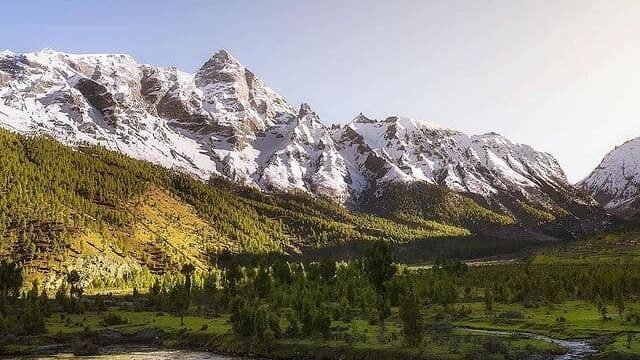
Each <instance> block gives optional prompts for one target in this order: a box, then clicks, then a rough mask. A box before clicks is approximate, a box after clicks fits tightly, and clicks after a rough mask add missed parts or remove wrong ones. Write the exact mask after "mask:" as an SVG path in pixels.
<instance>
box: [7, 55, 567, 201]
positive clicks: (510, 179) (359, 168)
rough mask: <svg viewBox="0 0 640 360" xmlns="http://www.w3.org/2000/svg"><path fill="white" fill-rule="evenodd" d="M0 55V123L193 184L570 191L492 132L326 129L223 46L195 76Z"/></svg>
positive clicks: (108, 62)
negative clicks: (192, 179)
mask: <svg viewBox="0 0 640 360" xmlns="http://www.w3.org/2000/svg"><path fill="white" fill-rule="evenodd" d="M0 55H1V56H0V126H3V127H5V128H8V129H10V130H12V131H16V132H20V133H33V132H38V133H46V134H49V135H51V136H53V137H55V138H57V139H59V140H60V141H62V142H64V143H66V144H69V145H77V144H80V143H91V144H102V145H104V146H106V147H108V148H111V149H113V150H117V151H120V152H123V153H125V154H127V155H130V156H132V157H135V158H139V159H144V160H148V161H152V162H154V163H158V164H161V165H164V166H167V167H171V168H179V169H183V170H185V171H188V172H190V173H192V174H194V175H196V176H199V177H201V178H207V177H209V176H212V175H213V176H223V177H226V178H228V179H231V180H234V181H238V182H241V183H244V184H248V185H252V186H258V187H260V188H262V189H265V190H271V191H291V190H299V191H307V192H310V193H314V194H319V195H322V196H327V197H330V198H334V199H336V200H338V201H341V202H345V203H346V202H352V201H357V200H358V199H359V198H360V196H362V195H364V194H366V193H367V192H369V191H377V190H380V189H381V188H383V187H384V186H385V185H386V184H389V183H392V182H412V181H426V182H430V183H434V184H441V185H445V186H448V187H449V188H451V189H453V190H456V191H461V192H467V193H472V194H476V195H479V196H482V197H485V198H487V199H488V200H490V199H492V198H493V197H494V196H495V195H497V194H504V193H508V194H512V195H513V194H515V195H517V196H518V197H524V198H527V199H530V200H532V201H535V202H537V203H540V204H542V205H545V206H546V205H549V204H551V203H552V200H551V199H550V198H549V196H547V195H546V194H545V190H544V189H545V188H549V187H552V188H564V187H566V186H568V185H567V184H566V178H565V176H564V173H563V172H562V170H561V169H560V166H559V165H558V163H557V161H555V159H554V158H553V157H552V156H550V155H548V154H545V153H541V152H538V151H535V150H534V149H532V148H531V147H529V146H526V145H520V144H513V143H511V142H510V141H508V140H507V139H505V138H504V137H502V136H499V135H497V134H485V135H474V136H468V135H465V134H464V133H462V132H459V131H456V130H451V129H447V128H445V127H441V126H438V125H435V124H433V123H431V122H428V121H423V120H417V119H411V118H405V117H395V116H391V117H388V118H386V119H384V120H381V121H378V120H373V119H370V118H367V117H366V116H364V115H362V114H360V115H358V116H357V117H356V118H355V119H354V120H353V121H352V122H350V123H349V124H347V125H346V126H342V127H332V128H327V127H326V126H325V125H324V124H323V123H322V121H321V120H320V118H319V117H318V115H317V114H316V113H315V112H314V111H313V110H312V108H311V107H310V106H309V105H308V104H302V105H301V106H300V107H299V108H298V109H296V108H294V107H293V106H292V105H291V104H289V103H288V102H287V100H286V99H285V98H284V97H283V96H281V95H279V94H278V93H276V92H275V91H274V90H273V89H271V88H270V87H268V86H267V85H266V84H265V83H264V82H263V81H262V80H261V79H260V78H258V77H257V76H256V75H255V74H254V73H252V72H251V71H250V70H249V69H247V68H245V67H244V66H242V64H240V62H239V61H238V60H237V59H235V58H234V57H233V56H232V55H231V54H230V53H229V52H227V51H226V50H221V51H219V52H217V53H216V54H214V55H213V56H212V57H211V58H210V59H209V60H208V61H206V62H205V63H204V64H203V66H202V67H201V68H200V69H199V70H198V71H197V72H196V73H195V74H189V73H186V72H182V71H180V70H178V69H176V68H174V67H155V66H151V65H146V64H139V63H137V62H136V61H135V59H134V58H133V57H131V56H128V55H118V54H84V55H71V54H66V53H62V52H57V51H54V50H51V49H45V50H41V51H36V52H32V53H26V54H21V55H18V54H14V53H12V52H9V51H4V52H2V53H1V54H0Z"/></svg>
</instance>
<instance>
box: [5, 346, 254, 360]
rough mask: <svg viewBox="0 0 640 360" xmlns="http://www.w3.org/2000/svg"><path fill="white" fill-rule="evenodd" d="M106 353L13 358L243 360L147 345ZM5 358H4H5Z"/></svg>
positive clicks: (120, 347)
mask: <svg viewBox="0 0 640 360" xmlns="http://www.w3.org/2000/svg"><path fill="white" fill-rule="evenodd" d="M107 350H108V351H107V352H106V353H105V354H101V355H91V356H76V355H73V354H67V353H62V354H57V355H42V356H30V357H17V358H9V360H13V359H16V360H17V359H29V360H55V359H85V360H156V359H158V360H241V359H243V358H240V357H231V356H224V355H216V354H212V353H208V352H201V351H191V350H167V349H158V348H147V347H127V346H124V347H123V346H117V347H116V346H114V347H113V348H111V349H107ZM3 359H4V358H3Z"/></svg>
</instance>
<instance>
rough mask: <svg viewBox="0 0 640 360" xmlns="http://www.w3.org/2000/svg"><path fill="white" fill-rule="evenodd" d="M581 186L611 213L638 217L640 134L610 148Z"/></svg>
mask: <svg viewBox="0 0 640 360" xmlns="http://www.w3.org/2000/svg"><path fill="white" fill-rule="evenodd" d="M578 186H579V187H581V188H583V189H584V190H586V191H587V192H589V193H590V194H591V195H592V196H593V197H594V198H595V199H596V200H597V201H598V202H600V204H602V205H603V206H604V207H605V209H607V210H609V211H611V212H612V213H614V214H616V215H619V216H621V217H623V218H637V217H638V216H639V215H640V138H635V139H633V140H629V141H627V142H626V143H624V144H622V145H620V146H618V147H616V148H615V149H613V150H611V151H610V152H609V153H608V154H607V155H606V156H605V157H604V158H603V159H602V161H601V162H600V165H598V167H596V168H595V169H594V170H593V171H592V172H591V174H589V176H587V177H586V178H585V179H584V180H582V181H580V182H579V183H578Z"/></svg>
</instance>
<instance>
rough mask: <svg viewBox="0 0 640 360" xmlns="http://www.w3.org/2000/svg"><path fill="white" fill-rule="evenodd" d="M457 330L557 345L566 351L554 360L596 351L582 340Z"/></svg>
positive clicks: (574, 359) (582, 356)
mask: <svg viewBox="0 0 640 360" xmlns="http://www.w3.org/2000/svg"><path fill="white" fill-rule="evenodd" d="M457 329H459V330H463V331H467V332H473V333H476V334H487V335H496V336H511V335H519V336H523V337H527V338H530V339H537V340H542V341H546V342H549V343H552V344H556V345H559V346H561V347H563V348H565V349H566V350H567V353H566V354H562V355H557V356H556V357H554V360H580V359H585V358H586V357H587V356H589V355H592V354H595V353H596V352H597V350H596V349H595V348H594V347H593V345H591V344H589V343H588V342H586V341H584V340H560V339H554V338H550V337H548V336H544V335H539V334H532V333H527V332H508V331H497V330H481V329H472V328H465V327H459V328H457Z"/></svg>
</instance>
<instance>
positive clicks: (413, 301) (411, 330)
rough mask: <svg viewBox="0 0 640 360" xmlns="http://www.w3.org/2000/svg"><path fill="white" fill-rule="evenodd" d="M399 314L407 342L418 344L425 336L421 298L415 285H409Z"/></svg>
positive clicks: (413, 344)
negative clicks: (414, 287)
mask: <svg viewBox="0 0 640 360" xmlns="http://www.w3.org/2000/svg"><path fill="white" fill-rule="evenodd" d="M399 315H400V319H401V320H402V332H403V334H404V338H405V340H406V342H407V344H408V345H409V346H412V347H416V346H418V345H419V344H420V343H421V342H422V338H423V336H424V320H423V319H422V313H421V312H420V299H419V298H418V294H417V293H416V292H415V290H414V289H413V286H410V287H409V290H408V291H407V292H406V294H405V296H404V299H403V301H402V303H401V304H400V309H399Z"/></svg>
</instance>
